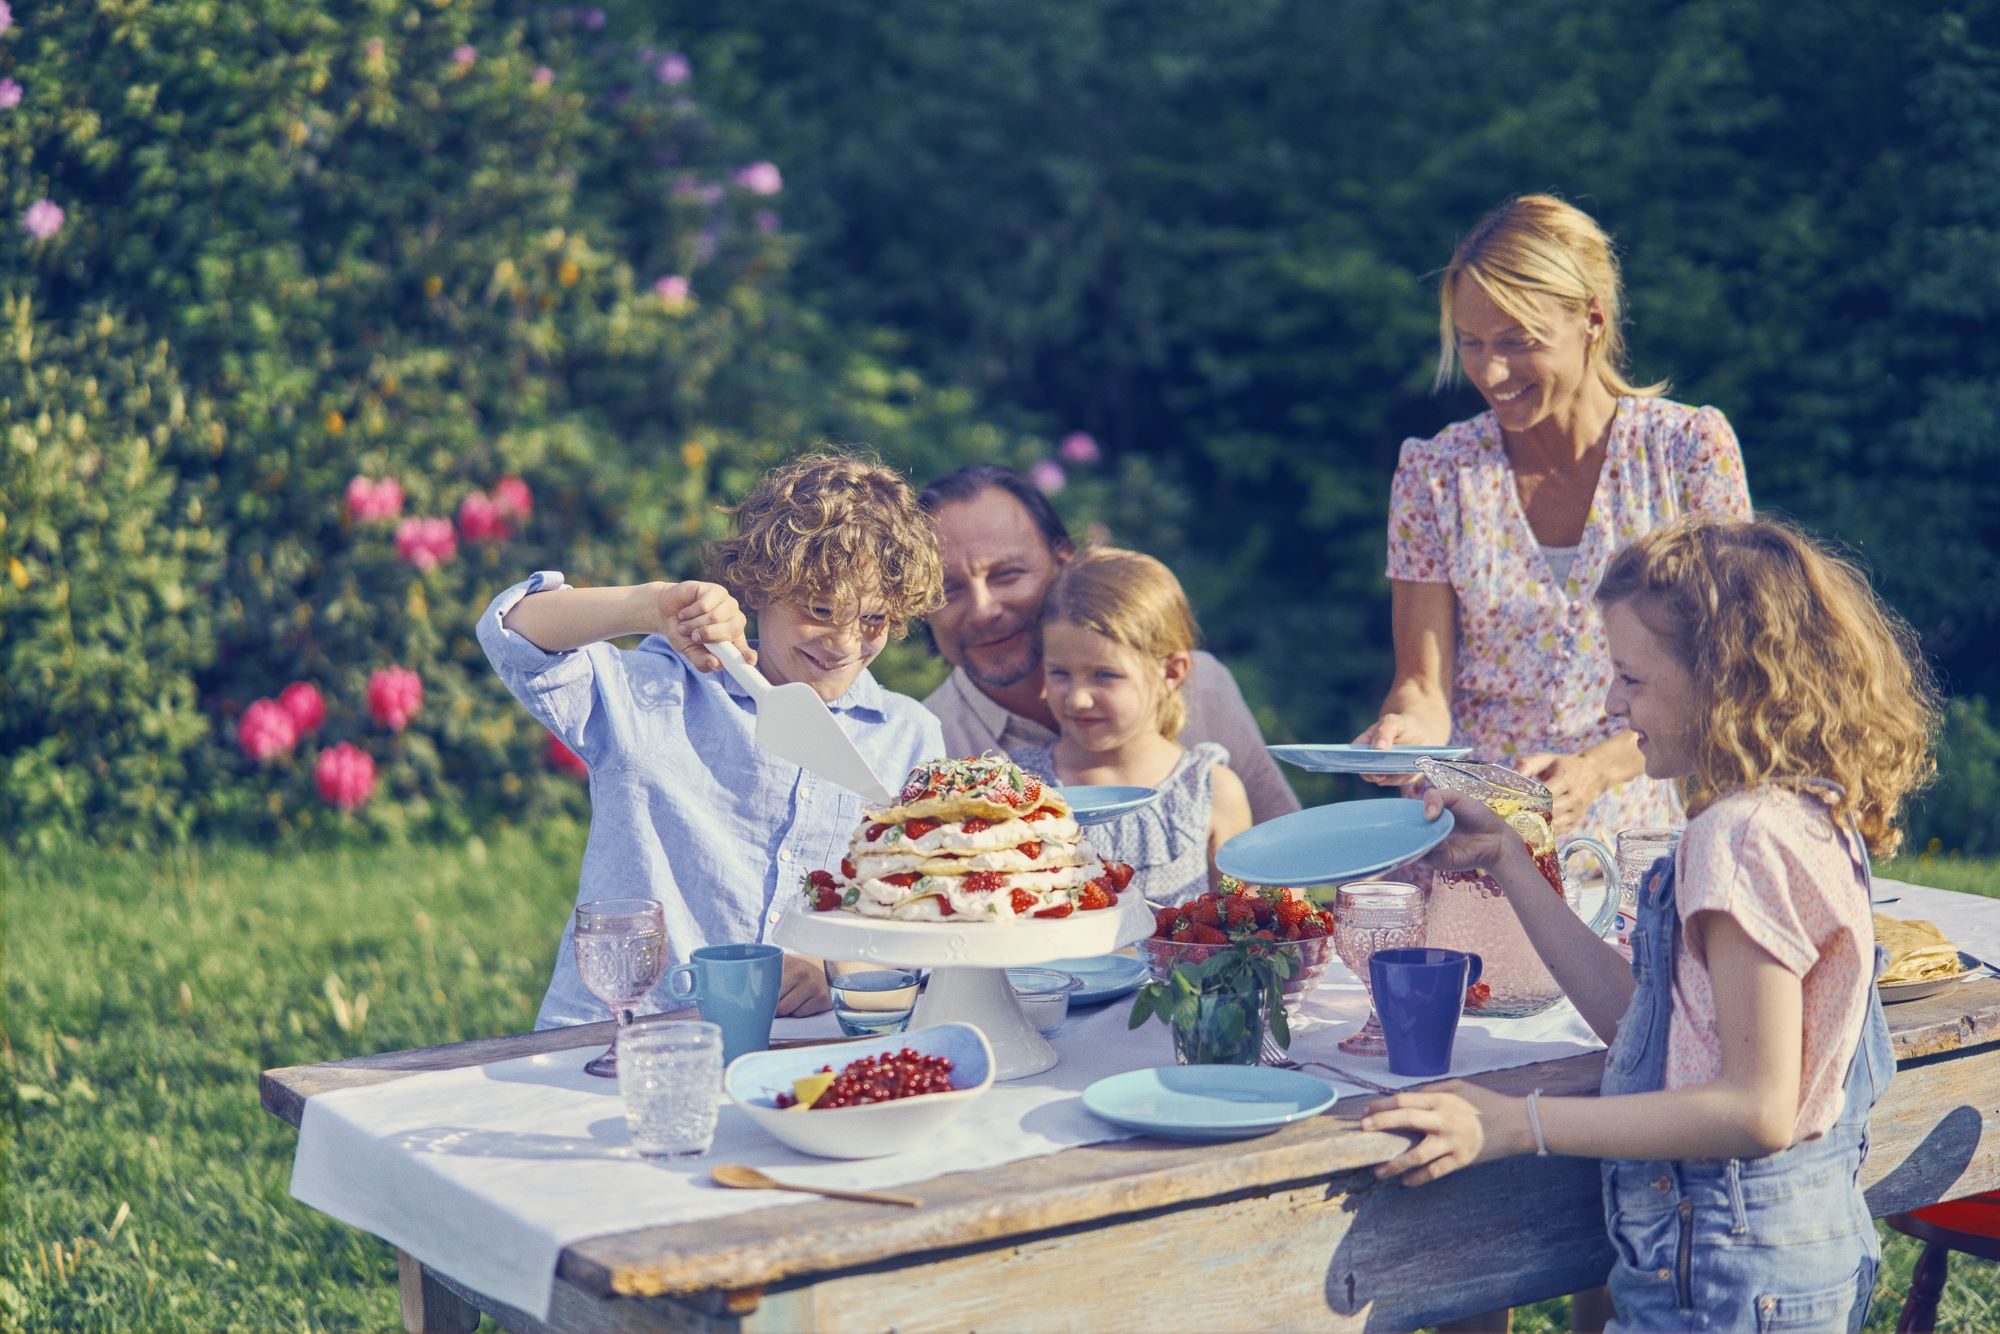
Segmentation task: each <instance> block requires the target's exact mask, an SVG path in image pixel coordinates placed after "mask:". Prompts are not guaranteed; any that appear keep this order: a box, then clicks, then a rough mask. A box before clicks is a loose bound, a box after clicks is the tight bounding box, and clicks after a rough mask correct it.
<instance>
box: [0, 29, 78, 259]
mask: <svg viewBox="0 0 2000 1334" xmlns="http://www.w3.org/2000/svg"><path fill="white" fill-rule="evenodd" d="M0 3H4V0H0ZM21 225H22V226H23V227H26V228H27V229H28V235H30V236H32V237H34V238H35V239H36V240H37V241H46V240H48V239H49V238H50V237H51V236H54V235H55V234H56V233H57V232H59V231H61V230H62V225H63V211H62V207H61V205H59V204H57V203H55V202H54V201H52V200H48V199H37V200H36V201H35V202H34V203H32V204H30V205H28V208H27V211H26V212H25V213H23V214H22V215H21Z"/></svg>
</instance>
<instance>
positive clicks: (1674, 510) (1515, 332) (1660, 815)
mask: <svg viewBox="0 0 2000 1334" xmlns="http://www.w3.org/2000/svg"><path fill="white" fill-rule="evenodd" d="M1438 298H1439V301H1438V304H1439V320H1440V333H1441V343H1440V350H1439V357H1438V384H1439V386H1440V387H1442V386H1443V385H1445V384H1448V383H1449V382H1450V381H1451V380H1452V378H1453V377H1454V376H1455V375H1456V374H1457V373H1459V372H1461V371H1462V372H1463V374H1464V375H1465V378H1466V379H1467V380H1469V381H1470V382H1471V383H1472V385H1473V387H1474V388H1475V389H1477V390H1478V391H1479V393H1480V396H1481V397H1482V398H1484V399H1485V400H1486V404H1487V409H1488V410H1487V411H1486V412H1483V413H1481V414H1480V415H1479V416H1477V417H1474V418H1472V419H1470V420H1468V421H1462V422H1458V423H1456V424H1455V425H1452V426H1449V427H1446V428H1445V429H1444V430H1443V431H1441V432H1439V433H1438V434H1437V435H1435V436H1433V437H1431V438H1430V439H1428V440H1414V439H1413V440H1407V441H1405V442H1404V443H1403V449H1402V456H1401V460H1400V462H1399V463H1398V464H1397V467H1396V477H1395V482H1394V486H1393V488H1392V492H1391V500H1390V515H1389V563H1388V574H1389V579H1390V581H1391V589H1392V594H1393V599H1394V602H1393V625H1394V634H1395V651H1396V675H1395V680H1394V683H1393V684H1392V685H1391V686H1390V689H1389V692H1388V695H1387V697H1386V698H1385V699H1384V700H1383V702H1382V709H1381V716H1380V718H1379V719H1378V720H1377V721H1376V722H1375V724H1374V725H1373V726H1371V727H1369V728H1368V730H1367V731H1365V732H1363V733H1362V734H1361V736H1360V737H1358V738H1357V740H1359V741H1361V742H1364V743H1369V742H1372V743H1376V744H1381V745H1392V744H1398V743H1401V744H1443V743H1445V742H1451V743H1454V744H1459V745H1467V746H1471V747H1472V748H1473V751H1474V755H1475V758H1478V759H1482V760H1490V761H1493V762H1496V763H1501V764H1507V765H1511V766H1513V767H1514V768H1517V769H1519V770H1520V771H1522V772H1523V773H1527V774H1530V775H1531V776H1533V777H1535V778H1538V779H1540V780H1541V781H1542V782H1544V783H1546V784H1547V785H1548V787H1549V788H1550V790H1551V791H1552V792H1553V793H1554V795H1555V810H1554V821H1555V827H1556V831H1557V833H1559V834H1569V833H1585V834H1591V835H1594V836H1596V837H1599V838H1606V837H1609V836H1611V835H1612V834H1615V833H1616V832H1617V831H1618V830H1620V829H1630V828H1635V827H1641V826H1674V825H1679V824H1680V823H1682V813H1681V809H1680V805H1679V801H1678V799H1677V798H1676V796H1675V794H1674V792H1673V790H1672V788H1671V787H1670V786H1669V785H1668V784H1665V783H1659V782H1655V781H1653V780H1651V779H1648V778H1646V777H1644V776H1643V773H1642V769H1643V766H1642V763H1641V759H1640V756H1639V751H1638V748H1637V746H1636V745H1635V744H1634V742H1633V739H1632V736H1631V733H1630V732H1629V731H1628V730H1627V729H1626V727H1625V726H1624V724H1622V723H1620V722H1619V721H1617V720H1615V719H1612V718H1610V717H1608V716H1606V714H1605V711H1604V697H1605V690H1606V688H1607V687H1608V686H1609V684H1610V680H1611V661H1610V658H1609V656H1608V654H1607V653H1606V650H1605V640H1604V622H1603V617H1602V614H1601V613H1600V612H1599V610H1598V608H1597V607H1596V605H1595V603H1594V602H1593V600H1592V596H1591V595H1592V593H1593V592H1594V591H1595V589H1596V587H1597V581H1598V579H1599V577H1600V576H1601V575H1602V574H1603V572H1604V568H1605V566H1606V565H1607V564H1608V563H1609V562H1610V560H1611V557H1612V556H1613V555H1615V554H1616V553H1617V552H1618V551H1619V550H1620V549H1622V548H1623V547H1625V546H1627V545H1629V544H1630V543H1631V542H1633V541H1634V540H1635V539H1637V538H1638V537H1640V536H1642V535H1643V534H1645V533H1647V532H1649V531H1651V530H1652V529H1654V528H1656V527H1658V526H1659V525H1661V524H1663V523H1665V522H1667V521H1668V520H1670V519H1673V518H1675V517H1677V516H1678V515H1680V514H1683V513H1686V512H1688V511H1692V510H1703V511H1708V512H1711V513H1721V514H1727V515H1732V516H1737V517H1748V516H1749V513H1750V495H1749V491H1748V489H1747V486H1746V483H1745V479H1744V474H1743V457H1742V454H1741V452H1740V450H1739V449H1738V447H1737V443H1736V435H1735V432H1733V431H1732V430H1731V429H1730V427H1729V423H1728V421H1726V420H1725V419H1724V418H1723V415H1722V414H1721V413H1720V412H1718V411H1717V410H1716V409H1714V408H1710V407H1704V408H1693V407H1688V406H1686V405H1684V404H1680V403H1674V402H1671V401H1669V400H1667V399H1666V398H1664V397H1662V396H1661V391H1662V390H1663V389H1664V387H1665V386H1664V385H1663V384H1655V385H1650V386H1645V387H1642V386H1639V385H1637V384H1635V383H1633V382H1632V381H1631V380H1630V379H1629V378H1628V377H1627V371H1626V367H1625V342H1624V332H1623V321H1624V293H1623V291H1622V288H1621V285H1620V281H1619V274H1618V263H1617V260H1616V257H1615V256H1614V254H1613V252H1612V248H1611V242H1610V239H1609V238H1608V237H1607V236H1606V235H1605V234H1604V232H1603V230H1602V229H1601V228H1600V227H1599V226H1598V225H1597V223H1596V222H1595V221H1594V220H1593V219H1592V218H1591V217H1590V216H1589V215H1588V214H1586V213H1584V212H1582V211H1581V210H1579V209H1577V208H1575V207H1574V206H1572V205H1570V204H1567V203H1564V202H1563V201H1562V200H1560V199H1556V198H1553V197H1551V196H1548V195H1526V196H1523V197H1521V198H1519V199H1514V200H1511V201H1509V202H1508V203H1506V204H1504V205H1502V206H1501V207H1500V208H1498V209H1496V210H1494V211H1493V212H1492V213H1490V214H1488V215H1487V216H1486V217H1485V218H1484V219H1482V220H1481V221H1480V223H1479V225H1478V226H1476V227H1474V228H1473V229H1472V231H1471V233H1470V234H1468V235H1467V236H1466V238H1465V239H1464V240H1463V241H1461V242H1460V243H1459V246H1458V249H1457V251H1456V252H1454V253H1453V255H1452V257H1451V262H1450V264H1449V265H1447V266H1446V268H1445V271H1444V275H1443V278H1442V280H1441V283H1440V286H1439V293H1438Z"/></svg>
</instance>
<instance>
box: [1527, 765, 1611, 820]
mask: <svg viewBox="0 0 2000 1334" xmlns="http://www.w3.org/2000/svg"><path fill="white" fill-rule="evenodd" d="M1514 769H1515V772H1517V773H1521V774H1525V775H1527V776H1528V777H1529V778H1532V779H1534V780H1535V781H1536V782H1538V783H1540V784H1542V786H1544V787H1546V788H1548V790H1549V795H1550V796H1552V797H1554V798H1555V807H1554V809H1553V810H1551V811H1550V812H1549V828H1550V829H1551V830H1553V831H1554V833H1555V835H1556V837H1557V838H1561V837H1562V836H1563V835H1565V834H1568V833H1570V832H1572V831H1574V830H1575V829H1576V827H1577V826H1578V825H1580V824H1582V823H1583V815H1584V812H1585V811H1587V810H1589V809H1590V803H1591V802H1593V801H1596V800H1597V799H1598V798H1599V797H1601V796H1603V795H1604V794H1605V792H1606V791H1608V790H1609V789H1610V787H1611V780H1610V777H1609V775H1607V774H1606V773H1605V772H1604V769H1603V766H1601V765H1599V764H1598V762H1597V761H1596V760H1593V759H1592V758H1590V756H1588V755H1524V756H1522V757H1521V758H1520V759H1519V760H1518V761H1516V762H1515V765H1514Z"/></svg>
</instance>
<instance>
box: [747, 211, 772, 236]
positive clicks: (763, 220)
mask: <svg viewBox="0 0 2000 1334" xmlns="http://www.w3.org/2000/svg"><path fill="white" fill-rule="evenodd" d="M750 221H751V222H752V223H754V224H755V225H756V227H757V230H758V231H760V232H775V231H777V230H778V215H777V214H776V213H773V212H772V211H771V210H770V209H768V208H760V209H758V210H757V212H756V213H755V214H753V215H752V216H751V219H750Z"/></svg>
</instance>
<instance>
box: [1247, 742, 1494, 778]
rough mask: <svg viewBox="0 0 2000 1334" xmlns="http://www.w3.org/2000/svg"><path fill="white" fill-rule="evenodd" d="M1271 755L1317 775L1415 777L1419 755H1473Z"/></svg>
mask: <svg viewBox="0 0 2000 1334" xmlns="http://www.w3.org/2000/svg"><path fill="white" fill-rule="evenodd" d="M1270 750H1271V753H1272V754H1273V755H1275V756H1277V757H1278V758H1279V759H1281V760H1283V761H1284V762H1285V763H1286V764H1291V765H1296V766H1297V767H1299V768H1301V769H1310V770H1311V771H1312V772H1314V773H1316V774H1413V773H1415V772H1417V765H1416V760H1417V757H1418V756H1419V755H1428V756H1430V757H1431V758H1432V759H1434V760H1462V759H1464V758H1465V757H1466V756H1468V755H1470V754H1471V753H1472V747H1470V746H1391V747H1389V749H1387V750H1377V749H1375V747H1373V746H1356V745H1340V746H1272V747H1271V748H1270Z"/></svg>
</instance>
